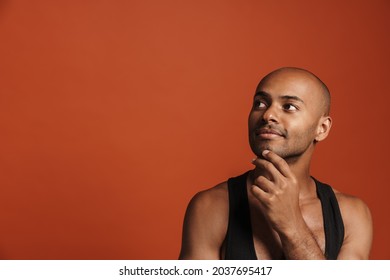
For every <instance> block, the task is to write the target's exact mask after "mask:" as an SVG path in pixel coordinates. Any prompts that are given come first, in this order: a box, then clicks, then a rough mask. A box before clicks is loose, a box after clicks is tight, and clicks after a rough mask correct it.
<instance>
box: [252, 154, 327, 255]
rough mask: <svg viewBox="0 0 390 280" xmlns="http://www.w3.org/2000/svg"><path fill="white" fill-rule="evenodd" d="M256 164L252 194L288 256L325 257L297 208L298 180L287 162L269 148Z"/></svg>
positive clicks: (255, 161) (254, 162)
mask: <svg viewBox="0 0 390 280" xmlns="http://www.w3.org/2000/svg"><path fill="white" fill-rule="evenodd" d="M262 155H263V157H264V159H260V158H257V159H256V160H254V161H253V164H254V165H256V169H255V172H254V179H253V186H252V193H253V195H254V196H255V197H256V198H257V199H258V201H259V205H260V208H261V209H262V211H263V213H264V215H265V217H266V219H267V220H268V222H269V223H270V225H271V227H272V228H273V229H274V230H275V231H276V232H277V233H278V234H279V237H280V240H281V242H282V247H283V251H284V254H285V256H286V258H287V259H324V255H323V253H322V251H321V249H320V247H319V246H318V244H317V242H316V240H315V239H314V237H313V235H312V233H311V231H310V229H309V228H308V226H307V225H306V223H305V220H304V219H303V216H302V212H301V209H300V207H299V186H298V180H297V178H296V177H295V176H294V174H293V173H292V171H291V170H290V167H289V165H288V164H287V162H286V161H285V160H284V159H283V158H281V157H280V156H278V155H277V154H275V153H273V152H271V151H267V150H266V151H264V152H263V154H262Z"/></svg>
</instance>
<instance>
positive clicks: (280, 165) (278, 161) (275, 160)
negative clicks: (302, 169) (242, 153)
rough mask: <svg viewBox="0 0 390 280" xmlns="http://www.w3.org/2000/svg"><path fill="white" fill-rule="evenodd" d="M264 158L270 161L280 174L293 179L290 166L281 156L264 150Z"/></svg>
mask: <svg viewBox="0 0 390 280" xmlns="http://www.w3.org/2000/svg"><path fill="white" fill-rule="evenodd" d="M262 156H263V157H264V158H265V159H266V160H268V161H270V162H271V163H272V164H273V166H275V168H276V169H277V170H278V171H279V173H281V174H282V175H283V176H285V177H288V178H291V177H293V174H292V172H291V169H290V166H289V165H288V164H287V162H286V161H285V160H284V159H283V158H281V157H280V156H279V155H277V154H276V153H274V152H272V151H269V150H264V151H263V153H262Z"/></svg>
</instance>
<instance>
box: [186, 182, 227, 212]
mask: <svg viewBox="0 0 390 280" xmlns="http://www.w3.org/2000/svg"><path fill="white" fill-rule="evenodd" d="M228 199H229V197H228V188H227V181H224V182H222V183H219V184H217V185H216V186H214V187H212V188H208V189H205V190H202V191H200V192H198V193H196V194H195V195H194V196H193V198H192V199H191V201H190V206H191V207H194V208H201V209H204V210H210V208H217V207H220V206H221V205H224V204H226V205H227V203H228Z"/></svg>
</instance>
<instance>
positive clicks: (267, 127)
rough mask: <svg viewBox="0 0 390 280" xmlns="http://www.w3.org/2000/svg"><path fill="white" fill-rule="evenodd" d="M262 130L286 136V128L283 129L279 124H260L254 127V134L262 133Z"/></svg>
mask: <svg viewBox="0 0 390 280" xmlns="http://www.w3.org/2000/svg"><path fill="white" fill-rule="evenodd" d="M264 132H271V133H275V134H279V135H281V136H284V137H286V136H287V134H288V133H287V130H285V129H283V128H282V127H280V126H279V125H276V124H271V123H267V124H262V125H260V126H258V127H256V128H255V133H256V134H260V133H264Z"/></svg>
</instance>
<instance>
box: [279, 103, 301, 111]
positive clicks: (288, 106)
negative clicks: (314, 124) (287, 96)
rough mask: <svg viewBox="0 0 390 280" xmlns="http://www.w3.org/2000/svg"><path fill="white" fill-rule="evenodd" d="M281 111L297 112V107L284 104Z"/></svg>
mask: <svg viewBox="0 0 390 280" xmlns="http://www.w3.org/2000/svg"><path fill="white" fill-rule="evenodd" d="M283 109H284V110H286V111H297V110H298V107H297V106H295V105H293V104H284V105H283Z"/></svg>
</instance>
